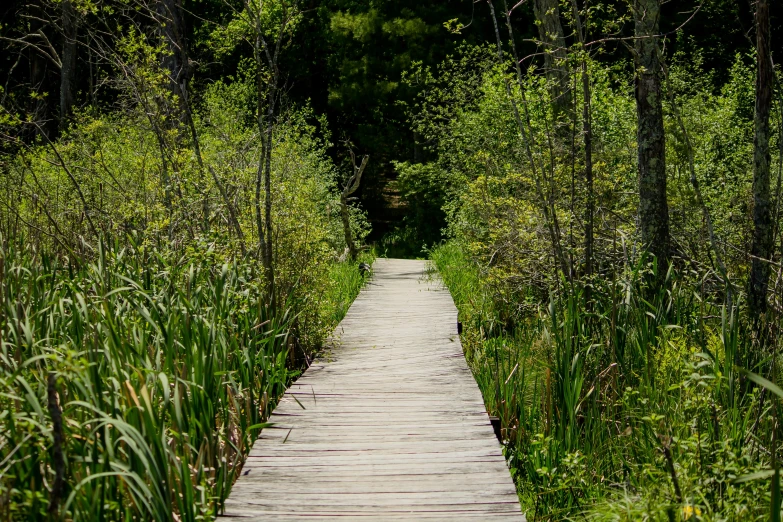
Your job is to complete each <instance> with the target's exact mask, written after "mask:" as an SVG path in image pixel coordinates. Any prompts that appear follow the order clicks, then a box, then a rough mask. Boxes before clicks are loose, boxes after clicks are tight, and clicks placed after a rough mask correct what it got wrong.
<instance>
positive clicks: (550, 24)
mask: <svg viewBox="0 0 783 522" xmlns="http://www.w3.org/2000/svg"><path fill="white" fill-rule="evenodd" d="M533 11H534V12H535V16H536V25H537V26H538V36H539V38H540V40H541V42H543V44H544V71H545V73H546V77H547V79H548V80H549V89H550V93H551V95H552V106H553V108H554V113H555V114H554V116H555V124H556V126H557V128H558V129H562V128H564V127H567V125H568V121H569V118H567V117H566V116H567V115H568V114H570V113H571V110H572V107H571V84H570V82H569V71H568V65H567V64H566V57H567V52H566V43H565V38H564V37H563V26H562V25H561V23H560V9H559V8H558V0H535V3H534V4H533ZM558 134H562V132H561V131H560V130H558Z"/></svg>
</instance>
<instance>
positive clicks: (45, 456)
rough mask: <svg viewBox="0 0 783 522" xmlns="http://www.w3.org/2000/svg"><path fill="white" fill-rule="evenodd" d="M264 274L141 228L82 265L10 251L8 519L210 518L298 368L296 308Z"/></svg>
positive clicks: (339, 306) (0, 266) (1, 278)
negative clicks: (275, 302)
mask: <svg viewBox="0 0 783 522" xmlns="http://www.w3.org/2000/svg"><path fill="white" fill-rule="evenodd" d="M335 270H337V269H335ZM353 271H354V272H355V267H353ZM336 275H337V274H336ZM258 281H259V275H258V269H257V268H256V267H255V266H254V265H252V264H243V263H236V262H235V263H226V264H222V265H215V264H214V261H213V260H212V258H211V257H210V256H208V255H204V256H191V257H189V258H185V257H178V256H176V255H174V254H171V253H162V252H158V251H156V250H155V249H152V248H150V247H149V246H146V245H142V244H140V243H137V242H135V241H133V239H132V238H131V239H130V240H129V241H128V242H127V244H125V245H124V246H120V245H119V244H118V243H115V244H112V245H109V246H104V245H100V246H98V247H97V248H96V249H95V251H94V261H93V262H90V263H84V264H76V263H75V261H73V260H71V261H69V260H59V259H54V258H50V257H47V256H46V255H44V254H41V253H38V252H35V251H32V250H31V249H29V248H24V249H18V248H14V247H12V246H11V247H7V248H6V249H5V250H0V290H1V291H0V295H2V298H1V299H2V307H1V308H0V335H2V342H1V343H0V519H3V520H7V519H14V520H37V519H44V518H48V517H54V518H58V519H59V518H62V519H70V520H120V519H124V520H156V521H166V520H171V521H174V520H177V521H195V520H207V519H211V518H213V517H214V515H215V514H216V513H217V512H218V511H219V509H220V506H221V504H222V502H223V501H224V500H225V498H226V497H227V496H228V493H229V490H230V488H231V485H232V483H233V481H234V479H235V478H236V477H237V475H238V473H239V472H240V470H241V466H242V462H243V458H244V456H245V455H246V454H247V452H248V451H249V449H250V447H251V446H252V443H253V440H254V438H255V437H256V435H257V433H258V431H259V429H261V428H262V427H263V426H264V422H265V421H266V419H267V418H268V415H269V413H270V412H271V410H272V409H273V407H274V405H275V401H276V399H277V398H278V397H279V396H280V395H281V393H282V392H283V391H284V390H285V387H286V386H287V384H288V383H289V381H290V379H291V377H292V375H293V374H294V372H295V370H296V368H292V367H291V366H290V361H289V357H288V353H289V346H290V345H291V343H290V342H289V337H288V336H289V331H290V328H291V326H292V323H293V321H294V319H295V312H296V310H295V309H289V311H288V312H286V313H278V314H270V313H269V312H268V310H267V308H266V307H265V305H264V304H263V303H264V301H263V299H262V291H261V288H260V286H261V285H260V283H259V282H258ZM360 285H361V278H358V279H357V278H352V279H350V280H349V281H348V282H344V283H340V284H337V285H335V287H334V288H332V289H330V290H329V291H328V292H326V293H325V295H324V299H325V300H326V301H327V303H328V306H330V307H331V308H332V311H331V312H330V314H331V316H330V318H329V319H328V320H329V321H332V322H335V323H336V321H338V320H339V319H340V318H341V314H343V313H344V311H345V309H346V308H347V304H349V303H350V301H351V300H352V299H353V297H354V296H355V295H356V293H357V292H358V290H359V286H360Z"/></svg>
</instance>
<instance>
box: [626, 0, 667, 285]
mask: <svg viewBox="0 0 783 522" xmlns="http://www.w3.org/2000/svg"><path fill="white" fill-rule="evenodd" d="M634 18H635V21H636V30H635V36H636V40H635V50H636V114H637V119H638V121H637V125H638V128H637V131H636V138H637V147H638V162H639V227H640V229H641V237H642V244H643V246H644V248H646V249H647V250H648V252H650V253H651V254H652V255H654V256H655V257H656V258H657V260H658V280H659V281H662V280H663V279H664V278H665V277H666V271H667V269H668V266H669V204H668V201H667V197H666V148H665V143H666V140H665V135H664V130H663V108H662V101H661V64H660V49H659V44H658V37H657V36H656V35H657V34H658V20H659V18H660V0H635V2H634Z"/></svg>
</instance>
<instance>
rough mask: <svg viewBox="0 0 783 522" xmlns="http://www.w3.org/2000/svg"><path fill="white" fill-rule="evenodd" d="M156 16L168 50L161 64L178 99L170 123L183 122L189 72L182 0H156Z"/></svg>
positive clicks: (185, 110)
mask: <svg viewBox="0 0 783 522" xmlns="http://www.w3.org/2000/svg"><path fill="white" fill-rule="evenodd" d="M157 16H158V24H159V25H160V32H161V35H162V36H163V38H164V40H165V43H166V46H167V47H168V51H169V52H168V53H167V54H166V56H165V58H164V59H163V66H164V67H165V68H166V69H167V70H168V72H169V88H170V90H171V92H172V93H173V94H174V95H175V96H177V101H178V106H177V112H176V114H173V115H172V116H173V118H172V119H171V125H172V126H174V125H175V123H176V122H179V123H184V122H185V118H186V117H187V107H186V103H187V96H188V80H189V79H190V73H191V71H190V65H189V63H190V62H189V60H188V46H187V41H186V39H185V34H186V32H185V19H184V17H183V11H182V0H158V3H157Z"/></svg>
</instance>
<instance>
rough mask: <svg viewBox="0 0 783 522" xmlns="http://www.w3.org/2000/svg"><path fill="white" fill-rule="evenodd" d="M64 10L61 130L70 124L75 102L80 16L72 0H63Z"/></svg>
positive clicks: (62, 9)
mask: <svg viewBox="0 0 783 522" xmlns="http://www.w3.org/2000/svg"><path fill="white" fill-rule="evenodd" d="M60 9H61V12H62V32H63V35H62V36H63V51H62V63H61V67H60V130H62V129H63V128H65V126H66V125H67V124H68V117H69V116H70V115H71V111H72V109H73V104H74V88H75V87H74V83H75V82H74V78H75V76H76V57H77V56H76V55H77V48H76V45H77V41H76V39H77V37H78V17H77V15H76V11H75V9H74V8H73V3H72V1H71V0H63V1H62V4H61V5H60Z"/></svg>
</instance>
